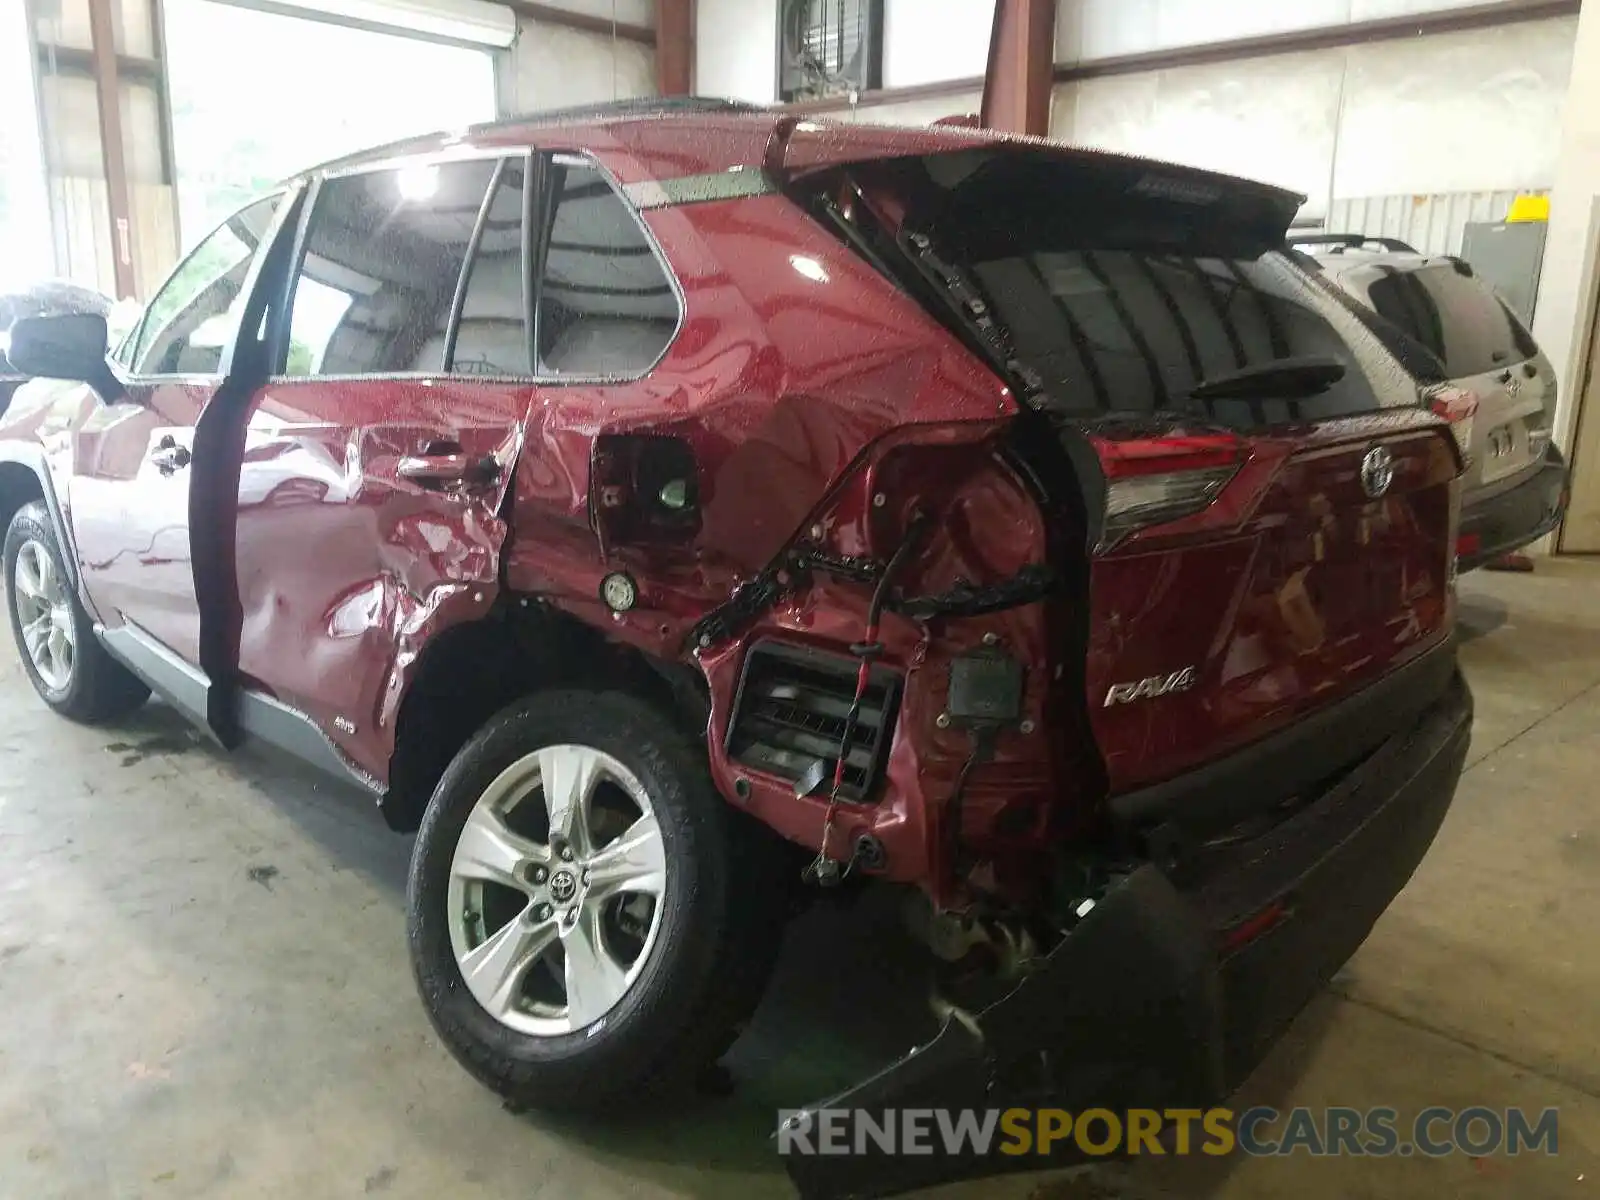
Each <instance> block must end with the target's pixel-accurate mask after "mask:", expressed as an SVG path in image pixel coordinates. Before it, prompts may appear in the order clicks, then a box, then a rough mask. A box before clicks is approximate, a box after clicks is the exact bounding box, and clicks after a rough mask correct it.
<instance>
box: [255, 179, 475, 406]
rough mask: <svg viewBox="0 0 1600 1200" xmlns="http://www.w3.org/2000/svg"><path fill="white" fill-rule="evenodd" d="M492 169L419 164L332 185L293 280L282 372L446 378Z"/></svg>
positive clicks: (321, 198)
mask: <svg viewBox="0 0 1600 1200" xmlns="http://www.w3.org/2000/svg"><path fill="white" fill-rule="evenodd" d="M495 165H496V164H495V161H494V160H492V159H479V160H472V161H467V162H454V163H416V164H407V165H405V166H402V167H399V168H397V169H390V170H381V171H361V172H357V173H355V174H350V175H340V176H335V177H333V178H331V179H327V180H325V181H324V182H323V183H322V186H321V188H320V189H319V190H318V192H317V198H316V205H315V208H314V209H313V211H312V213H311V224H310V227H309V229H308V230H307V234H306V248H305V256H304V260H303V262H302V263H301V266H300V270H299V273H298V275H297V277H296V280H295V290H294V300H293V306H292V308H291V310H290V318H289V353H288V359H287V363H286V365H285V370H284V373H285V374H287V375H290V376H313V375H366V374H396V373H402V372H422V373H426V374H439V373H441V372H442V371H443V370H444V362H445V342H446V337H447V334H448V330H449V322H450V314H451V307H452V301H453V300H454V298H455V293H456V286H457V283H458V281H459V280H460V278H461V271H462V267H463V265H464V263H465V262H466V257H467V251H468V248H469V246H470V244H471V241H472V234H473V229H474V228H475V227H476V225H477V223H478V215H479V212H480V210H481V209H482V207H483V202H484V197H485V196H486V195H487V193H488V188H489V183H490V181H491V179H492V178H493V177H494V173H495Z"/></svg>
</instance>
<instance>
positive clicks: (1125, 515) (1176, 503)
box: [1092, 434, 1244, 552]
mask: <svg viewBox="0 0 1600 1200" xmlns="http://www.w3.org/2000/svg"><path fill="white" fill-rule="evenodd" d="M1092 440H1093V442H1094V446H1095V450H1096V452H1097V453H1098V454H1099V456H1100V465H1101V467H1102V468H1103V469H1104V471H1105V475H1106V510H1105V521H1104V524H1103V526H1102V528H1101V534H1100V542H1099V545H1098V546H1096V549H1097V550H1099V551H1102V552H1104V551H1106V550H1110V549H1111V548H1112V547H1113V546H1115V545H1116V544H1117V543H1118V542H1120V541H1122V540H1123V539H1124V538H1126V537H1127V536H1128V535H1129V534H1131V533H1135V532H1137V531H1138V530H1141V529H1148V528H1149V527H1150V526H1152V525H1162V524H1165V523H1166V522H1168V521H1176V520H1178V519H1179V518H1180V517H1187V516H1191V515H1193V514H1194V513H1197V512H1200V511H1201V510H1203V509H1205V508H1206V507H1207V506H1209V505H1210V503H1211V502H1212V501H1213V500H1215V499H1216V498H1217V495H1218V493H1220V492H1221V491H1222V489H1223V488H1225V487H1226V486H1227V485H1228V481H1229V480H1230V479H1232V478H1233V477H1234V475H1236V474H1237V473H1238V471H1239V467H1240V465H1241V464H1242V463H1243V461H1244V448H1243V446H1242V444H1241V443H1240V442H1239V440H1238V439H1237V438H1235V437H1232V436H1229V435H1226V434H1204V435H1176V436H1170V437H1156V438H1131V439H1128V440H1126V441H1111V440H1108V439H1102V438H1095V439H1092Z"/></svg>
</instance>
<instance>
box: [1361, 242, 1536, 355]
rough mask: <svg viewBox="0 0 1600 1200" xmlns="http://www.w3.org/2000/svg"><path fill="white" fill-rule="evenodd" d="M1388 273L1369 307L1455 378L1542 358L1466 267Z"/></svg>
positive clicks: (1375, 287)
mask: <svg viewBox="0 0 1600 1200" xmlns="http://www.w3.org/2000/svg"><path fill="white" fill-rule="evenodd" d="M1382 269H1383V271H1384V272H1385V274H1384V276H1383V278H1381V279H1379V280H1378V281H1377V282H1375V283H1373V284H1372V285H1371V286H1370V287H1369V288H1368V289H1367V300H1368V303H1369V304H1371V305H1372V307H1373V308H1374V309H1375V310H1377V312H1378V314H1379V315H1380V316H1382V317H1383V318H1385V319H1386V320H1388V321H1391V322H1393V323H1394V324H1395V325H1397V326H1399V328H1400V329H1401V330H1402V331H1404V332H1405V333H1406V334H1408V335H1409V336H1410V337H1412V338H1414V339H1415V340H1416V341H1418V342H1420V343H1422V345H1423V346H1425V347H1427V349H1428V350H1429V351H1431V352H1432V353H1433V354H1434V356H1435V357H1437V358H1438V359H1439V361H1440V362H1442V363H1443V364H1444V368H1445V372H1446V374H1448V375H1449V376H1450V377H1451V378H1453V379H1460V378H1462V377H1464V376H1468V375H1484V374H1487V373H1489V372H1490V371H1497V370H1500V369H1501V368H1502V367H1505V366H1508V365H1509V364H1511V363H1517V362H1522V361H1523V360H1524V359H1528V358H1532V357H1533V356H1534V355H1535V354H1536V353H1537V352H1538V350H1537V347H1536V346H1535V345H1534V343H1533V339H1532V338H1531V337H1530V336H1529V335H1528V332H1527V330H1525V329H1524V328H1523V327H1522V323H1521V322H1520V321H1518V320H1517V319H1516V317H1514V316H1512V315H1511V311H1510V310H1509V309H1508V308H1506V306H1505V305H1504V304H1503V303H1501V301H1500V298H1499V297H1498V296H1496V295H1495V294H1494V292H1493V291H1492V290H1491V289H1490V288H1489V287H1488V286H1487V285H1486V284H1484V283H1483V282H1482V281H1481V280H1479V279H1477V278H1475V277H1473V276H1472V275H1470V274H1468V273H1467V270H1466V268H1465V267H1463V266H1462V265H1461V264H1458V263H1454V262H1440V263H1433V264H1431V265H1429V266H1426V267H1421V268H1419V269H1417V270H1401V269H1398V268H1395V267H1385V268H1382Z"/></svg>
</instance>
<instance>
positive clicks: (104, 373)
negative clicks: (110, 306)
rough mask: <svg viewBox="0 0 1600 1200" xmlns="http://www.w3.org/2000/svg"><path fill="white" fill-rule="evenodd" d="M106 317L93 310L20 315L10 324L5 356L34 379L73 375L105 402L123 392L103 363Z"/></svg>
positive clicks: (108, 367) (122, 394)
mask: <svg viewBox="0 0 1600 1200" xmlns="http://www.w3.org/2000/svg"><path fill="white" fill-rule="evenodd" d="M106 349H107V345H106V319H105V318H104V317H102V316H100V315H98V314H96V313H63V314H61V315H59V316H53V317H20V318H18V320H17V321H16V323H15V324H13V325H12V326H11V343H10V345H9V346H8V347H7V349H6V357H7V358H9V359H10V360H11V365H12V366H13V367H15V368H16V369H17V370H18V371H20V372H22V373H23V374H24V375H29V376H32V377H34V378H36V379H76V380H78V381H80V382H82V383H87V384H88V385H89V386H90V387H92V388H94V390H95V391H96V392H98V393H99V394H100V399H101V400H103V401H105V402H106V403H107V404H111V403H113V402H115V401H117V400H120V399H122V398H123V396H125V395H126V394H127V393H126V392H125V391H124V390H123V387H122V384H121V382H119V381H118V379H117V377H116V376H115V375H113V374H112V373H111V368H110V366H109V365H107V363H106Z"/></svg>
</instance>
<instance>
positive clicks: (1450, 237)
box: [1324, 188, 1543, 254]
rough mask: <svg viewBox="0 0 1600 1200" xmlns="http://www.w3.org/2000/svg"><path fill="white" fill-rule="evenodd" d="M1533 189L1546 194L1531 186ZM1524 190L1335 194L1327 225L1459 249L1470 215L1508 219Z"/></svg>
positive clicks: (1420, 246) (1422, 247)
mask: <svg viewBox="0 0 1600 1200" xmlns="http://www.w3.org/2000/svg"><path fill="white" fill-rule="evenodd" d="M1529 192H1530V193H1536V194H1543V189H1538V188H1531V189H1529ZM1522 194H1524V193H1521V192H1515V191H1498V192H1443V193H1439V194H1435V195H1430V196H1418V195H1404V196H1356V197H1352V198H1350V199H1340V200H1335V201H1334V202H1333V204H1332V205H1331V206H1330V207H1329V209H1328V217H1327V220H1326V222H1325V225H1324V228H1326V229H1327V230H1328V231H1329V232H1331V233H1364V234H1366V235H1367V236H1369V237H1392V238H1399V239H1400V240H1401V241H1403V242H1405V243H1407V244H1408V245H1410V246H1413V247H1415V248H1416V249H1417V250H1419V251H1421V252H1422V253H1423V254H1460V253H1461V242H1462V237H1463V235H1464V234H1465V232H1466V228H1467V224H1468V223H1469V222H1471V221H1504V220H1505V219H1506V214H1507V213H1509V212H1510V211H1511V202H1512V201H1513V200H1515V199H1516V198H1517V196H1519V195H1522Z"/></svg>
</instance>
